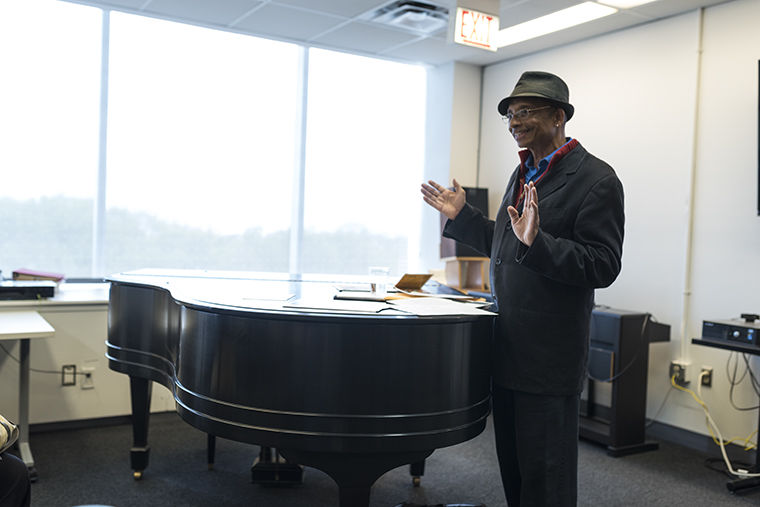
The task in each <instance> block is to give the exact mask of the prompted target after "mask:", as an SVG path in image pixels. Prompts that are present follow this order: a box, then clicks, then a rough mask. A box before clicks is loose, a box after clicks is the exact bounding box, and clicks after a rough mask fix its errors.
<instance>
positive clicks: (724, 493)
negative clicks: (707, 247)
mask: <svg viewBox="0 0 760 507" xmlns="http://www.w3.org/2000/svg"><path fill="white" fill-rule="evenodd" d="M131 438H132V434H131V426H129V425H119V426H108V427H100V428H93V429H79V430H68V431H57V432H41V433H33V434H32V437H31V445H32V450H33V453H34V457H35V460H36V464H37V470H38V473H39V480H38V481H37V482H36V483H35V484H33V485H32V505H33V506H35V507H43V506H44V507H47V506H51V507H59V506H60V507H71V506H76V505H85V504H103V505H109V506H114V507H131V506H135V507H137V506H139V507H144V506H187V507H192V506H204V507H207V506H222V505H223V506H230V507H234V506H266V507H270V506H271V507H279V506H286V507H300V506H306V507H322V506H324V507H328V506H329V507H335V506H337V504H338V488H337V486H336V485H335V483H334V482H333V481H332V480H331V479H330V478H329V477H328V476H327V475H325V474H324V473H322V472H320V471H318V470H315V469H313V468H307V469H306V470H305V473H304V482H303V484H301V485H297V486H289V487H264V486H260V485H255V484H252V483H251V472H250V466H251V463H252V462H253V460H254V458H255V457H256V456H258V451H259V449H258V447H256V446H251V445H247V444H241V443H238V442H232V441H229V440H223V439H218V440H217V449H216V463H215V467H214V469H213V470H208V469H207V466H206V437H205V434H203V433H201V432H200V431H198V430H196V429H194V428H192V427H191V426H189V425H187V424H185V423H184V422H183V421H182V420H181V419H180V418H179V416H177V415H176V414H173V413H164V414H154V415H152V416H151V425H150V436H149V442H150V445H151V457H150V465H149V467H148V469H147V470H146V471H145V474H144V476H143V478H142V480H140V481H135V480H134V479H133V477H132V471H131V470H130V467H129V448H130V446H131ZM492 439H493V434H492V431H491V427H490V424H489V426H488V428H487V429H486V431H485V432H483V433H482V434H481V435H479V436H478V437H476V438H474V439H472V440H470V441H469V442H465V443H463V444H460V445H457V446H453V447H449V448H446V449H439V450H437V451H435V452H434V453H433V455H432V456H431V457H430V458H429V459H428V460H427V462H426V468H425V475H424V477H423V478H422V484H421V485H420V486H419V487H413V486H412V481H411V478H410V476H409V470H408V467H406V466H405V467H400V468H397V469H395V470H391V471H390V472H388V473H386V474H385V475H384V476H382V477H381V478H380V479H379V480H378V481H377V482H376V483H375V486H374V487H373V489H372V497H371V505H372V507H393V506H395V505H397V504H400V503H402V502H405V501H406V502H414V503H419V504H436V503H483V504H485V505H487V506H488V507H505V506H506V501H505V500H504V495H503V492H502V489H501V482H500V480H499V475H498V468H497V464H496V455H495V452H494V450H493V444H492ZM704 463H705V457H704V456H702V455H700V454H699V453H697V452H695V451H692V450H690V449H686V448H683V447H680V446H676V445H673V444H669V443H667V442H660V449H659V450H656V451H651V452H645V453H641V454H635V455H631V456H625V457H619V458H613V457H610V456H608V455H607V454H606V452H605V450H604V449H603V448H602V447H600V446H598V445H596V444H592V443H589V442H583V441H582V442H581V443H580V467H579V468H580V473H579V502H578V504H579V505H580V506H593V507H596V506H600V507H601V506H604V507H611V506H648V507H649V506H667V507H679V506H683V507H700V506H747V505H760V488H758V489H756V490H754V491H749V492H746V493H744V494H742V495H734V494H731V493H730V492H729V491H728V490H727V489H726V480H727V477H726V476H725V475H723V474H721V473H719V472H716V471H714V470H711V469H709V468H708V467H706V466H705V464H704Z"/></svg>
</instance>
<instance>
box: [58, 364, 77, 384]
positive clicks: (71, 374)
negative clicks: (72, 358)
mask: <svg viewBox="0 0 760 507" xmlns="http://www.w3.org/2000/svg"><path fill="white" fill-rule="evenodd" d="M61 385H62V386H75V385H77V367H76V365H75V364H64V365H63V366H62V367H61Z"/></svg>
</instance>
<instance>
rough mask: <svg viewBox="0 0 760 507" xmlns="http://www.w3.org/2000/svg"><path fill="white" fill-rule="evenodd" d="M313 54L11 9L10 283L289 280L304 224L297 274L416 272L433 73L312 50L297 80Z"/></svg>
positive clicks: (161, 26)
mask: <svg viewBox="0 0 760 507" xmlns="http://www.w3.org/2000/svg"><path fill="white" fill-rule="evenodd" d="M103 27H106V28H107V30H104V29H103ZM101 48H107V51H105V53H104V54H103V55H102V54H101ZM305 51H306V50H305V49H304V48H301V47H299V46H297V45H294V44H287V43H282V42H276V41H270V40H265V39H260V38H256V37H250V36H244V35H240V34H234V33H228V32H224V31H219V30H211V29H207V28H201V27H197V26H190V25H184V24H180V23H173V22H169V21H165V20H157V19H152V18H148V17H142V16H135V15H130V14H125V13H121V12H116V11H111V12H106V13H105V14H104V11H102V10H100V9H97V8H93V7H89V6H83V5H79V4H76V3H68V2H60V1H54V0H49V1H47V0H39V1H37V2H28V1H27V0H6V1H4V2H1V3H0V70H1V71H2V73H3V75H4V76H12V78H11V79H3V80H0V166H1V167H3V168H8V170H6V171H4V175H3V180H2V182H0V210H2V219H3V220H2V221H3V224H4V226H3V228H2V229H0V269H2V270H3V271H4V276H6V277H8V276H10V271H12V270H13V269H15V268H20V267H27V268H32V269H40V270H43V271H55V272H61V273H64V274H65V275H66V276H67V278H69V279H71V278H82V277H91V276H95V277H101V276H107V275H108V274H110V273H114V272H119V271H125V270H131V269H138V268H144V267H158V268H196V269H200V268H202V269H209V270H222V269H225V270H252V271H275V272H287V271H288V270H289V268H291V267H292V266H291V263H292V262H293V258H294V257H293V253H294V252H291V251H290V250H294V248H295V246H297V245H298V244H299V242H298V241H291V229H293V230H294V231H300V230H301V226H303V236H302V237H301V236H299V237H300V238H301V241H300V245H301V250H300V251H299V252H297V253H298V254H299V257H298V258H299V262H298V263H297V265H298V266H301V270H302V272H305V273H315V272H316V273H356V274H366V273H367V269H368V267H369V266H370V265H383V266H388V267H389V268H390V270H391V273H393V274H396V273H399V274H400V273H401V272H403V271H405V270H406V267H407V266H408V265H409V262H408V258H409V257H411V256H412V255H414V256H416V247H415V245H416V241H417V240H416V237H417V235H418V230H417V229H418V227H419V221H420V217H419V216H418V215H419V212H420V209H421V206H420V204H419V195H418V193H417V188H418V185H419V181H420V180H421V177H422V164H423V160H422V159H423V146H424V104H425V97H424V93H425V85H426V83H425V79H426V75H425V70H424V68H422V67H419V66H412V65H405V64H399V63H394V62H389V61H383V60H378V59H370V58H364V57H359V56H353V55H347V54H342V53H336V52H330V51H325V50H317V49H310V50H308V59H309V66H308V69H309V74H308V77H307V79H306V80H305V81H306V82H305V83H303V85H304V86H301V80H302V75H301V67H300V63H299V58H300V57H301V56H302V55H303V54H306V53H305ZM101 60H103V62H107V65H105V66H102V65H101ZM101 66H102V67H103V71H102V72H101ZM101 82H102V83H103V85H104V88H103V89H102V90H101ZM101 92H102V93H103V96H104V97H107V102H105V104H106V105H107V108H104V109H103V110H102V111H101V109H100V102H101ZM303 93H306V97H307V98H308V102H307V103H308V107H307V111H303V110H302V104H303V102H304V101H303V98H304V95H303ZM304 117H305V118H306V119H307V124H306V125H307V128H306V139H305V141H304V140H303V139H301V132H300V127H299V125H300V124H301V123H300V121H301V119H302V118H304ZM101 118H102V119H103V121H101ZM101 140H104V141H103V142H102V146H101ZM302 143H305V144H302ZM304 147H305V148H304ZM303 149H305V153H306V157H305V167H304V171H303V173H301V171H300V170H296V168H297V167H299V161H300V158H299V157H298V156H297V154H298V153H300V152H301V151H302V150H303ZM101 150H102V151H101ZM102 153H104V154H105V156H104V157H103V158H99V157H101V154H102ZM297 159H299V160H297ZM302 174H304V175H305V176H302ZM298 188H303V189H304V195H305V197H304V199H303V202H301V201H300V200H299V199H298V197H297V196H298V194H297V193H295V189H298ZM103 203H104V204H103ZM294 206H295V209H296V210H298V212H297V213H293V208H294ZM301 216H303V217H304V218H303V224H301V222H300V220H301ZM101 245H102V247H101Z"/></svg>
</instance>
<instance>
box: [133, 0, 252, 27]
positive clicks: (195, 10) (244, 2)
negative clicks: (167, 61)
mask: <svg viewBox="0 0 760 507" xmlns="http://www.w3.org/2000/svg"><path fill="white" fill-rule="evenodd" d="M261 3H262V2H260V1H257V0H214V1H213V2H209V1H207V0H184V1H182V2H178V1H177V0H153V1H152V2H150V3H149V4H148V5H147V6H146V7H145V9H144V11H143V12H145V13H149V14H157V15H160V16H164V17H165V16H169V17H171V18H174V19H178V20H183V19H184V20H188V21H194V22H200V23H202V24H205V25H222V26H226V25H228V24H230V23H232V22H233V21H235V20H236V19H238V18H239V17H240V16H242V15H243V14H245V13H246V12H248V11H250V10H251V9H253V8H254V7H256V6H258V5H260V4H261Z"/></svg>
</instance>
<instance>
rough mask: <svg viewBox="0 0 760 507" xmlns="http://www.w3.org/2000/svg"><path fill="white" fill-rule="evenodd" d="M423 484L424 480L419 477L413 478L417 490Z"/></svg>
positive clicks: (413, 484)
mask: <svg viewBox="0 0 760 507" xmlns="http://www.w3.org/2000/svg"><path fill="white" fill-rule="evenodd" d="M421 483H422V479H421V478H419V477H412V486H414V487H415V488H418V487H419V486H420V484H421Z"/></svg>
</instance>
